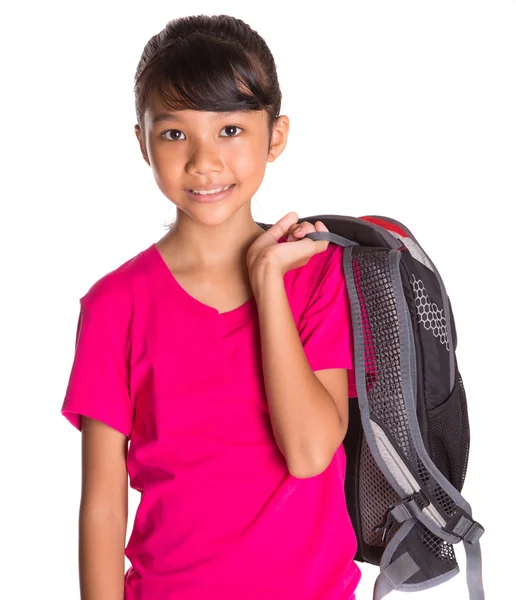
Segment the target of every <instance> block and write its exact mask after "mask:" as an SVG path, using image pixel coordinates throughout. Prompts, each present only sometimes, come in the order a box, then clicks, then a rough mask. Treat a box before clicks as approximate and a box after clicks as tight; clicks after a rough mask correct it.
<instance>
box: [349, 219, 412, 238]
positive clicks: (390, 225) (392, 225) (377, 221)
mask: <svg viewBox="0 0 516 600" xmlns="http://www.w3.org/2000/svg"><path fill="white" fill-rule="evenodd" d="M358 218H359V219H362V221H367V222H369V223H373V224H374V225H379V226H380V227H383V228H384V229H387V231H395V232H396V233H398V234H399V235H402V236H403V237H407V238H408V237H410V235H409V234H408V233H407V232H406V231H404V230H403V229H402V228H401V227H400V226H399V225H396V224H395V223H391V222H390V221H384V220H383V219H378V218H377V217H358Z"/></svg>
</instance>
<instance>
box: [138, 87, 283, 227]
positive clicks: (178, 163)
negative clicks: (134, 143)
mask: <svg viewBox="0 0 516 600" xmlns="http://www.w3.org/2000/svg"><path fill="white" fill-rule="evenodd" d="M143 121H144V122H143V131H141V130H140V128H139V126H138V125H136V126H135V133H136V136H137V138H138V141H139V142H140V148H141V151H142V154H143V157H144V159H145V161H146V162H147V163H148V164H149V165H150V166H151V168H152V171H153V173H154V177H155V179H156V183H157V184H158V187H159V189H160V190H161V191H162V192H163V194H164V195H165V196H166V197H167V198H168V199H169V200H171V201H172V202H173V203H174V204H175V205H176V206H177V207H178V208H180V209H181V210H183V211H185V212H186V213H188V214H190V215H191V216H192V217H194V218H196V220H199V219H200V220H201V221H204V222H206V219H209V220H210V221H211V220H212V219H215V220H217V221H219V220H220V219H221V218H222V220H225V218H227V217H229V216H230V214H232V213H234V212H235V211H236V210H237V209H238V208H240V207H241V206H243V205H244V204H245V203H250V201H251V198H252V197H253V195H254V194H255V192H256V190H257V189H258V188H259V187H260V184H261V182H262V180H263V177H264V174H265V168H266V166H267V163H268V162H272V161H274V160H275V159H276V158H277V157H278V156H279V155H280V154H281V152H282V151H283V149H284V147H285V145H286V142H287V136H288V128H289V119H288V117H286V116H284V115H282V116H280V117H279V118H278V119H277V122H276V124H275V127H274V129H273V132H272V138H271V143H270V146H269V131H268V124H267V113H266V111H265V110H261V111H247V112H231V113H227V114H224V113H219V112H205V111H198V110H180V111H170V110H169V109H167V108H165V107H163V105H162V104H161V103H160V101H159V100H157V99H156V98H152V99H151V102H150V104H149V108H148V109H147V110H146V111H145V114H144V118H143ZM231 184H235V187H234V188H233V191H232V193H231V194H230V195H229V196H228V197H227V198H225V199H223V200H222V201H220V202H216V203H214V204H210V203H200V202H196V201H195V200H194V199H192V198H191V197H190V196H189V195H188V194H187V193H186V190H187V189H199V188H203V187H204V188H207V189H213V188H219V187H223V186H225V185H231Z"/></svg>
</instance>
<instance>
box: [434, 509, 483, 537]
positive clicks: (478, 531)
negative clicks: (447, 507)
mask: <svg viewBox="0 0 516 600" xmlns="http://www.w3.org/2000/svg"><path fill="white" fill-rule="evenodd" d="M443 529H444V531H446V532H447V533H451V534H453V535H458V536H459V537H460V538H461V540H463V541H464V542H466V543H467V544H475V543H476V542H478V540H479V539H480V538H481V537H482V535H483V534H484V531H485V530H484V528H483V527H482V525H480V523H478V522H477V521H475V520H473V517H472V516H471V515H470V514H468V513H467V512H466V511H465V510H464V509H463V508H461V507H460V506H458V507H457V511H456V512H455V514H454V515H453V517H452V518H451V519H450V520H449V521H448V523H446V526H445V527H443Z"/></svg>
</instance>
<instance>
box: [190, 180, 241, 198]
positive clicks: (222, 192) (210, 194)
mask: <svg viewBox="0 0 516 600" xmlns="http://www.w3.org/2000/svg"><path fill="white" fill-rule="evenodd" d="M235 185H236V184H235V183H232V184H228V185H226V186H223V187H222V189H221V188H218V189H219V190H220V191H216V192H202V193H196V192H194V191H193V190H189V189H185V193H186V195H187V196H188V197H189V198H192V199H193V200H196V201H197V202H216V201H217V200H222V199H223V198H226V197H227V196H229V194H231V192H232V191H233V188H234V187H235Z"/></svg>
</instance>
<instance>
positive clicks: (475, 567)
mask: <svg viewBox="0 0 516 600" xmlns="http://www.w3.org/2000/svg"><path fill="white" fill-rule="evenodd" d="M444 530H445V531H447V532H450V533H453V534H454V535H458V536H459V537H460V538H461V539H462V541H463V542H464V550H465V551H466V581H467V584H468V590H469V597H470V600H484V584H483V581H482V553H481V551H480V541H479V540H480V538H481V536H482V534H483V533H484V528H483V527H482V525H480V523H478V522H477V521H474V520H473V519H472V517H471V515H469V514H468V513H467V512H466V511H465V510H463V509H462V508H460V507H458V510H457V512H456V513H455V515H454V517H453V518H452V519H451V520H450V522H449V523H447V525H446V527H445V528H444Z"/></svg>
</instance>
